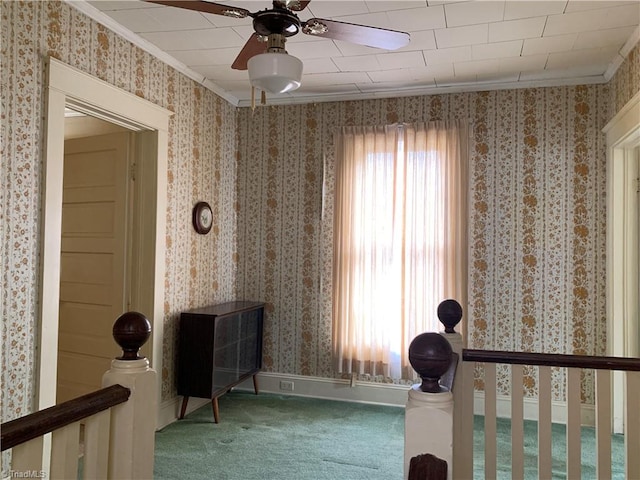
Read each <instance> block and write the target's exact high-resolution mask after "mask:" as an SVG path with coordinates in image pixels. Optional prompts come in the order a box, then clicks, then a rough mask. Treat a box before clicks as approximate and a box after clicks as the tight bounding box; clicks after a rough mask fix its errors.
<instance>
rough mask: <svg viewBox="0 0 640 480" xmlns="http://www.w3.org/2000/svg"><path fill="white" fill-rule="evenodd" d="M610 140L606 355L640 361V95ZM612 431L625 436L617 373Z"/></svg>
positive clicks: (610, 127)
mask: <svg viewBox="0 0 640 480" xmlns="http://www.w3.org/2000/svg"><path fill="white" fill-rule="evenodd" d="M604 132H605V134H606V138H607V299H606V300H607V301H606V303H607V350H608V352H607V353H608V354H609V355H612V356H617V357H638V356H640V318H639V316H640V297H639V292H640V258H639V253H638V252H639V246H640V197H639V194H638V190H640V179H639V178H640V160H639V158H638V151H639V149H640V92H639V93H638V94H636V95H635V96H634V97H633V98H632V99H631V100H630V101H629V102H628V103H627V104H626V105H625V106H624V107H623V108H622V109H621V110H620V111H619V112H618V114H617V115H616V116H615V117H614V118H613V119H612V120H611V121H610V122H609V123H608V124H607V125H606V126H605V128H604ZM612 388H613V402H612V405H613V429H614V432H616V433H624V398H625V395H624V379H623V375H622V374H621V373H620V372H615V373H614V376H613V382H612Z"/></svg>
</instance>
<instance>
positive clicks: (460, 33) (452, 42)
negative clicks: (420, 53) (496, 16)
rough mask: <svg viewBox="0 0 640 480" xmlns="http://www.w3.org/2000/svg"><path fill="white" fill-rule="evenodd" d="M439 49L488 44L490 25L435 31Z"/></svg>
mask: <svg viewBox="0 0 640 480" xmlns="http://www.w3.org/2000/svg"><path fill="white" fill-rule="evenodd" d="M435 34H436V44H437V45H438V48H451V47H461V46H463V45H476V44H478V43H487V40H488V25H487V24H486V23H485V24H483V25H469V26H466V27H454V28H446V29H445V28H443V29H438V30H436V31H435Z"/></svg>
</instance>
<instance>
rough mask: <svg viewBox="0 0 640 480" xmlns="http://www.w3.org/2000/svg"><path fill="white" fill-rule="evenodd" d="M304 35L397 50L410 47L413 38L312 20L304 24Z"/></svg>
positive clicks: (321, 20) (353, 25)
mask: <svg viewBox="0 0 640 480" xmlns="http://www.w3.org/2000/svg"><path fill="white" fill-rule="evenodd" d="M302 31H303V33H306V34H307V35H311V36H314V37H320V38H331V39H333V40H344V41H345V42H351V43H355V44H358V45H366V46H367V47H375V48H384V49H385V50H397V49H398V48H402V47H405V46H407V45H409V40H410V38H411V36H410V35H409V34H408V33H406V32H399V31H397V30H387V29H386V28H378V27H369V26H366V25H358V24H355V23H346V22H338V21H336V20H325V19H323V18H312V19H310V20H307V21H306V22H304V25H303V27H302Z"/></svg>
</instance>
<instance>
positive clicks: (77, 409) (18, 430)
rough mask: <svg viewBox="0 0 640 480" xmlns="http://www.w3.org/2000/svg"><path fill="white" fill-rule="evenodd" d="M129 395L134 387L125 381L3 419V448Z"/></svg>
mask: <svg viewBox="0 0 640 480" xmlns="http://www.w3.org/2000/svg"><path fill="white" fill-rule="evenodd" d="M129 395H131V390H129V389H128V388H126V387H123V386H122V385H111V386H110V387H107V388H103V389H101V390H96V391H95V392H91V393H88V394H86V395H83V396H81V397H78V398H74V399H73V400H69V401H67V402H64V403H61V404H59V405H54V406H53V407H49V408H45V409H44V410H40V411H38V412H34V413H32V414H29V415H26V416H24V417H20V418H16V419H15V420H11V421H9V422H6V423H3V424H2V425H1V426H0V443H1V444H2V451H5V450H8V449H10V448H13V447H15V446H16V445H20V444H21V443H24V442H27V441H29V440H32V439H34V438H37V437H40V436H42V435H45V434H47V433H49V432H52V431H54V430H57V429H58V428H61V427H64V426H66V425H69V424H71V423H74V422H78V421H80V420H82V419H83V418H87V417H90V416H91V415H94V414H96V413H98V412H101V411H103V410H106V409H108V408H111V407H113V406H115V405H118V404H120V403H124V402H126V401H127V400H128V398H129Z"/></svg>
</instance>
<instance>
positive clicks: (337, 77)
mask: <svg viewBox="0 0 640 480" xmlns="http://www.w3.org/2000/svg"><path fill="white" fill-rule="evenodd" d="M302 81H303V82H305V84H307V85H326V84H331V85H344V84H346V83H370V82H371V79H370V78H369V76H368V75H367V74H366V73H365V72H337V73H315V74H310V75H303V80H302Z"/></svg>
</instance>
